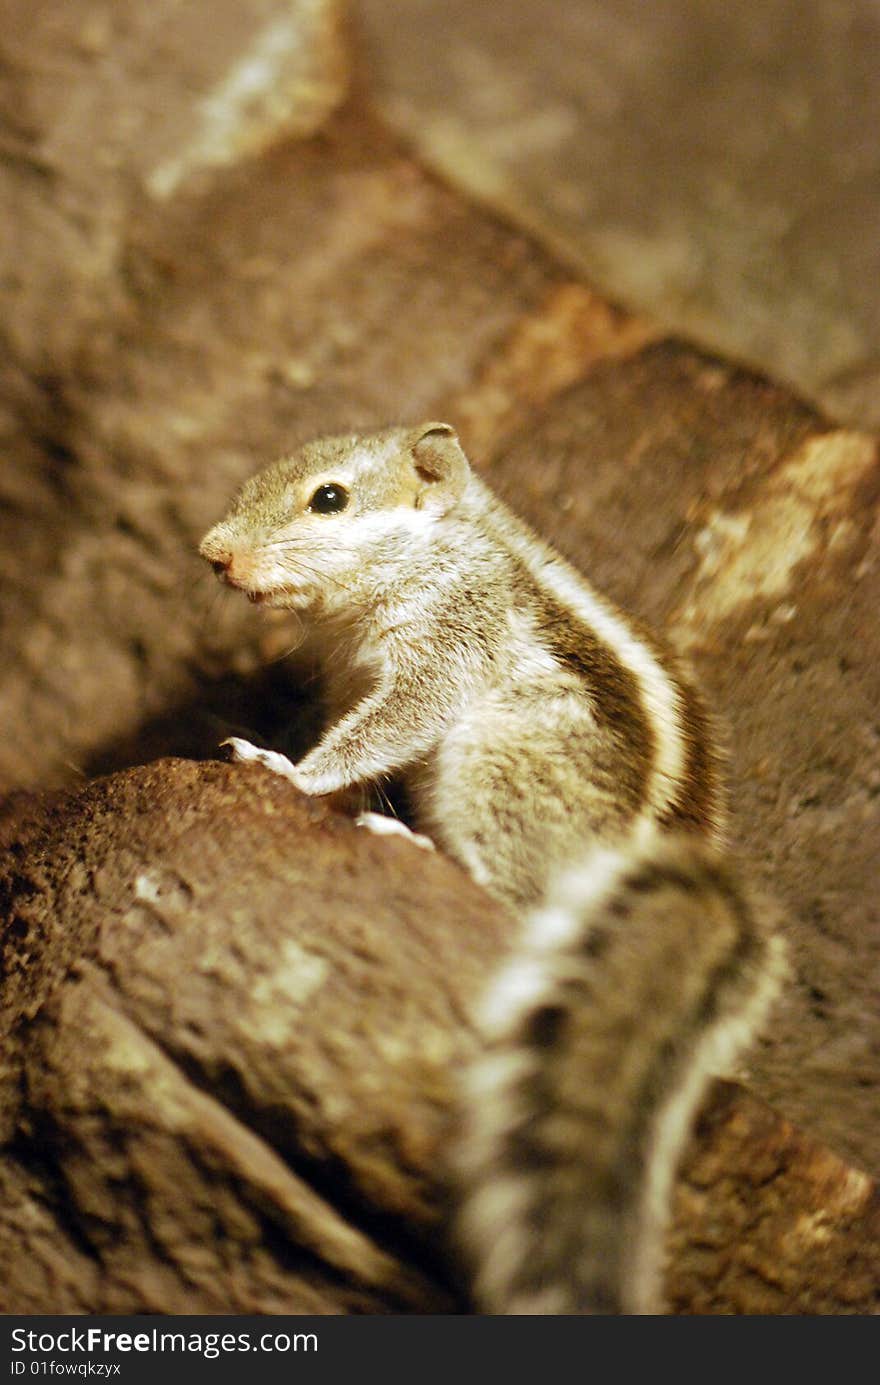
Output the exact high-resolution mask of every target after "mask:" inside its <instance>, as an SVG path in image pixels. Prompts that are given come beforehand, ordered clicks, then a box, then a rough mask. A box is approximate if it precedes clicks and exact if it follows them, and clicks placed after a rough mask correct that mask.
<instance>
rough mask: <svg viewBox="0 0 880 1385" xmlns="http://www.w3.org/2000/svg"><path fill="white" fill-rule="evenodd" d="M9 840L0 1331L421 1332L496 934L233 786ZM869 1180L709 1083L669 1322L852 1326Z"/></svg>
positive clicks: (462, 905) (99, 797)
mask: <svg viewBox="0 0 880 1385" xmlns="http://www.w3.org/2000/svg"><path fill="white" fill-rule="evenodd" d="M29 806H30V811H31V817H30V819H29V821H27V822H23V821H22V820H21V818H19V820H18V823H17V825H16V824H14V823H12V822H8V823H7V824H6V828H5V837H6V841H7V843H8V844H11V846H12V850H11V852H10V856H9V865H8V867H7V869H6V871H5V872H4V875H3V877H2V879H0V891H2V894H0V898H2V902H3V908H4V913H5V916H6V918H7V920H8V923H7V927H6V931H5V934H4V940H3V953H2V975H3V981H4V987H3V1006H2V1010H0V1026H2V1028H0V1033H2V1050H0V1051H2V1090H3V1102H2V1109H3V1113H4V1127H5V1129H4V1131H3V1134H4V1136H5V1141H6V1157H5V1158H4V1160H3V1161H2V1163H0V1262H2V1263H3V1264H4V1265H5V1266H6V1267H7V1268H6V1271H5V1274H4V1278H3V1283H2V1287H0V1309H2V1311H5V1312H28V1311H29V1312H40V1311H46V1310H47V1309H48V1308H50V1307H51V1309H52V1310H53V1311H56V1312H135V1311H151V1312H164V1313H181V1312H253V1311H260V1312H268V1313H272V1312H317V1313H340V1312H368V1313H369V1312H395V1311H396V1312H412V1311H420V1312H440V1313H442V1312H451V1311H462V1310H463V1309H464V1308H466V1307H467V1286H466V1282H464V1280H463V1279H462V1278H461V1276H460V1275H459V1274H458V1273H457V1271H456V1267H455V1261H454V1257H453V1256H452V1255H451V1254H450V1245H449V1236H448V1231H447V1225H446V1223H447V1213H448V1208H449V1206H450V1191H451V1190H450V1186H449V1181H448V1178H447V1176H446V1175H445V1173H444V1147H445V1142H446V1140H447V1139H448V1136H449V1133H450V1131H451V1130H452V1128H453V1127H454V1121H455V1101H456V1086H455V1075H456V1073H457V1072H458V1071H460V1068H461V1065H462V1064H463V1063H464V1062H465V1061H466V1059H467V1057H468V1056H469V1054H471V1053H472V1052H473V1051H474V1047H475V1039H474V1033H473V1029H472V1025H471V1021H470V1015H471V1013H472V1008H473V1005H474V1002H475V1000H476V999H477V998H478V996H479V995H480V993H481V990H482V986H483V983H484V979H485V976H486V974H487V972H488V971H489V970H490V969H491V968H492V966H493V965H495V964H496V963H497V961H498V959H499V958H500V957H501V956H502V955H503V953H504V951H505V949H506V947H508V946H509V941H510V935H511V931H512V929H514V928H515V924H514V921H513V920H512V919H510V918H509V917H507V916H506V915H505V914H504V912H503V911H502V910H501V909H500V908H499V907H498V906H497V905H495V904H493V903H492V902H491V901H490V900H489V899H488V898H487V897H486V896H485V895H484V894H483V893H482V891H480V890H479V889H478V888H477V887H476V886H475V885H474V884H473V883H472V882H471V881H470V880H469V879H468V878H467V876H465V875H464V874H463V873H462V872H461V871H459V870H458V869H457V868H456V867H454V866H453V865H452V864H451V863H450V862H448V861H446V860H444V859H443V858H442V857H441V856H439V855H426V854H425V853H424V852H423V851H421V850H420V849H419V848H418V847H416V846H413V845H412V844H410V843H408V842H405V841H401V840H395V839H391V840H389V839H386V838H375V837H373V836H372V835H370V834H369V833H366V832H363V831H361V830H359V829H358V828H357V827H355V826H354V824H353V823H352V822H351V821H350V820H349V819H347V818H345V817H344V816H342V815H340V814H338V813H336V812H334V811H333V810H332V809H330V808H329V807H328V806H326V805H325V804H322V803H318V802H315V801H314V800H308V799H304V798H302V797H301V796H300V795H298V794H296V793H294V792H293V791H292V790H291V789H290V787H289V786H288V785H286V784H284V783H283V782H282V781H281V780H277V779H275V778H273V777H272V776H270V775H268V774H267V773H265V772H264V771H262V770H261V769H259V768H258V767H256V766H230V765H224V764H219V763H210V764H202V765H197V764H194V763H192V762H187V761H160V762H157V763H155V764H153V765H150V766H146V767H144V768H141V769H134V770H129V771H126V772H123V773H121V774H117V775H114V776H111V777H109V778H106V779H100V780H96V781H94V782H93V783H92V784H91V785H90V786H88V787H87V788H85V789H82V790H80V791H79V792H77V793H73V794H70V795H67V796H65V797H63V798H59V797H56V798H54V799H52V800H50V801H49V802H48V803H44V804H43V805H42V806H41V805H40V804H31V805H29ZM878 1229H880V1228H878V1205H877V1196H876V1192H875V1190H874V1189H873V1185H872V1184H871V1181H870V1180H869V1179H868V1178H867V1177H866V1176H865V1175H863V1174H860V1173H857V1172H855V1171H854V1170H852V1169H849V1168H848V1167H847V1166H846V1165H845V1164H844V1163H843V1162H842V1161H841V1160H840V1159H838V1158H837V1157H836V1156H834V1155H832V1154H830V1153H829V1152H828V1151H825V1150H822V1149H820V1148H818V1147H817V1146H815V1145H814V1144H812V1143H811V1142H810V1141H808V1140H805V1139H804V1138H803V1137H801V1136H798V1135H796V1134H795V1133H794V1132H793V1130H792V1129H791V1127H790V1126H788V1125H787V1124H786V1123H785V1122H783V1121H781V1120H780V1119H779V1118H778V1117H777V1116H775V1115H773V1113H772V1112H770V1111H769V1110H768V1109H767V1108H765V1107H763V1106H761V1105H759V1103H757V1102H756V1101H755V1100H754V1099H753V1098H749V1097H747V1096H746V1095H745V1094H744V1093H742V1092H740V1091H738V1090H737V1089H736V1088H733V1087H729V1086H723V1085H720V1084H719V1086H718V1088H717V1090H716V1092H715V1093H714V1101H713V1103H711V1104H710V1106H709V1107H708V1110H707V1113H706V1116H705V1118H704V1122H703V1126H702V1128H701V1130H700V1132H699V1138H698V1140H697V1142H696V1143H695V1148H694V1151H693V1152H692V1155H691V1158H690V1161H689V1165H688V1168H687V1170H686V1175H685V1177H684V1179H683V1181H682V1183H681V1186H680V1190H679V1198H678V1221H677V1226H676V1229H675V1232H674V1235H673V1238H672V1243H671V1255H670V1260H671V1267H672V1273H671V1286H670V1296H671V1301H672V1303H673V1305H674V1306H675V1307H677V1308H678V1310H679V1311H693V1312H703V1311H712V1312H771V1311H772V1312H817V1311H822V1312H866V1311H872V1310H873V1308H874V1307H875V1306H876V1302H875V1295H876V1289H877V1283H876V1270H877V1250H876V1237H877V1231H878Z"/></svg>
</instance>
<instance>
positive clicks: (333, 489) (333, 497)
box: [309, 481, 348, 515]
mask: <svg viewBox="0 0 880 1385" xmlns="http://www.w3.org/2000/svg"><path fill="white" fill-rule="evenodd" d="M347 504H348V491H347V490H346V489H345V487H344V486H337V485H335V484H334V483H333V482H332V481H331V482H328V484H327V485H326V486H319V487H318V489H317V490H316V491H315V494H314V495H313V496H312V498H311V500H310V501H309V509H310V510H314V512H315V514H317V515H338V514H339V511H340V510H344V509H345V507H346V505H347Z"/></svg>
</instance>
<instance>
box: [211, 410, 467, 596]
mask: <svg viewBox="0 0 880 1385" xmlns="http://www.w3.org/2000/svg"><path fill="white" fill-rule="evenodd" d="M469 477H470V466H469V464H468V460H467V458H466V457H465V454H464V452H463V450H462V447H461V444H460V442H459V440H458V437H457V435H456V432H455V429H454V428H453V427H452V426H451V425H450V424H448V423H434V422H432V423H424V424H421V425H420V426H418V427H414V428H391V429H387V430H385V431H384V432H380V433H373V434H370V435H367V436H358V435H344V436H340V437H329V438H319V439H317V440H316V441H314V442H310V443H307V444H306V445H305V446H304V447H303V448H301V449H300V451H298V452H296V453H293V454H291V455H290V456H288V457H282V458H281V459H280V460H279V461H277V462H273V463H272V464H271V466H268V467H266V468H265V469H264V470H263V471H260V472H258V473H257V474H256V476H252V477H251V478H250V480H248V481H246V482H245V484H244V485H243V486H242V488H241V490H240V491H239V492H238V495H237V496H236V497H235V499H234V500H233V502H232V505H231V506H230V509H229V513H228V514H227V515H226V516H225V518H224V519H222V520H221V521H220V523H219V524H216V525H215V526H214V528H213V529H211V530H209V532H208V533H207V534H206V535H205V537H204V538H203V539H202V541H201V543H200V545H199V552H200V554H201V555H202V557H203V558H205V559H206V560H207V561H208V562H209V563H211V565H212V566H213V568H214V570H215V571H216V572H217V574H218V576H220V577H221V579H222V580H224V581H226V582H227V583H228V584H229V585H230V586H233V587H238V588H239V589H240V590H242V591H244V592H245V594H246V595H247V596H249V597H250V599H251V600H252V601H257V602H260V603H263V604H266V605H272V606H284V607H306V606H310V605H315V604H320V605H325V606H326V605H330V606H338V605H341V604H344V597H343V596H342V595H341V593H344V592H348V593H349V594H350V595H355V594H359V593H362V592H364V591H367V590H369V589H370V588H371V587H372V589H374V590H375V588H376V578H377V573H378V572H380V571H381V572H382V573H383V577H384V579H385V581H386V582H391V581H393V578H394V567H395V565H397V566H399V565H400V564H401V563H405V562H406V560H407V558H408V557H410V556H412V553H413V548H414V545H416V546H417V544H418V537H419V535H427V534H428V532H429V531H430V529H431V527H432V526H433V525H434V524H435V523H436V522H437V521H438V520H440V519H442V518H443V516H445V515H447V514H448V513H449V512H450V511H451V510H453V509H454V507H455V506H456V505H457V504H458V502H459V501H460V500H461V498H462V496H463V495H464V492H465V490H466V488H467V484H468V480H469Z"/></svg>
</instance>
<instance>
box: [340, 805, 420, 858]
mask: <svg viewBox="0 0 880 1385" xmlns="http://www.w3.org/2000/svg"><path fill="white" fill-rule="evenodd" d="M355 823H356V824H357V826H358V827H366V829H367V831H368V832H374V833H375V834H376V836H377V837H406V838H408V840H409V841H411V842H412V844H413V846H420V847H421V848H422V850H423V851H433V850H434V843H433V842H432V841H431V838H430V837H423V836H422V834H421V833H420V832H411V831H410V829H409V828H408V827H407V826H406V824H405V823H403V822H401V821H400V820H399V819H398V818H389V817H386V815H385V814H384V813H361V814H360V816H359V817H357V818H355Z"/></svg>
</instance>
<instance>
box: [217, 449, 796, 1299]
mask: <svg viewBox="0 0 880 1385" xmlns="http://www.w3.org/2000/svg"><path fill="white" fill-rule="evenodd" d="M199 551H200V553H201V555H202V556H203V557H204V558H205V559H207V561H208V562H209V563H211V564H212V566H213V567H214V569H215V571H216V572H217V574H218V575H219V577H220V578H221V579H222V580H223V581H224V582H225V583H227V584H228V585H230V586H232V587H234V588H237V589H238V590H240V591H242V592H243V593H244V594H245V595H246V596H248V597H249V599H250V600H251V601H253V602H256V603H259V604H262V605H265V606H270V607H281V608H284V609H288V610H291V611H294V612H301V613H302V614H303V615H304V616H305V617H306V618H307V619H308V620H309V622H310V624H311V625H312V626H313V627H314V629H315V630H316V631H318V632H320V639H321V641H322V646H321V647H322V648H323V649H324V650H325V651H326V659H325V661H324V662H325V672H326V675H327V678H328V680H329V683H330V690H331V696H332V697H333V698H335V702H336V704H337V706H338V705H340V704H344V699H345V696H346V690H347V689H348V690H349V691H348V696H349V699H350V703H349V705H348V706H347V707H345V708H344V710H341V711H339V713H338V714H337V715H336V716H335V719H334V720H333V721H332V724H331V725H330V726H329V728H328V729H327V730H326V732H325V733H324V735H323V736H322V737H321V739H320V740H319V742H318V744H317V745H315V746H314V747H313V748H312V749H311V750H309V751H308V753H307V754H306V755H305V756H304V757H303V758H302V759H300V760H299V762H298V763H297V764H292V763H291V762H290V761H289V760H287V759H286V758H285V757H284V756H282V755H280V754H278V753H277V752H275V751H271V750H262V749H258V748H257V747H255V746H252V745H251V744H250V743H249V742H247V741H244V740H241V739H235V738H234V739H233V740H232V741H231V742H230V744H231V746H232V751H233V754H234V757H235V758H237V759H241V760H254V759H255V760H258V761H260V762H261V763H263V764H265V765H266V766H267V767H268V768H270V769H272V770H274V771H275V772H277V773H281V774H283V775H284V776H285V777H286V778H288V779H289V780H290V781H291V782H292V783H293V784H295V785H296V786H297V787H298V788H299V789H300V790H302V791H303V792H304V793H307V794H330V793H334V792H337V791H340V790H344V789H347V788H351V787H352V786H365V785H375V784H379V783H381V781H382V780H383V779H386V778H387V777H389V776H392V775H394V776H397V777H399V779H400V780H401V781H402V783H403V785H404V788H405V791H406V794H407V799H408V802H409V803H410V804H411V807H412V812H413V817H414V825H415V827H416V828H418V831H419V833H420V834H427V839H428V844H430V843H436V844H437V845H438V846H439V847H440V848H441V849H442V850H444V851H445V852H447V853H448V854H449V855H450V856H451V857H453V858H454V859H455V860H457V861H458V862H459V863H460V864H461V865H463V866H464V867H465V869H466V870H468V871H469V872H470V874H471V875H472V876H473V878H474V879H475V880H476V881H477V882H478V883H480V884H481V885H483V886H484V887H485V888H486V890H488V891H489V892H490V893H491V894H492V895H494V896H496V897H497V898H498V899H500V900H502V901H503V902H504V903H505V904H507V905H509V906H511V907H512V909H513V910H514V911H515V912H516V913H517V914H518V915H520V916H521V918H522V920H523V924H522V927H523V937H522V941H521V943H520V945H519V947H518V948H517V949H516V950H515V951H514V955H513V958H512V960H510V961H509V962H508V963H507V964H505V965H504V966H503V967H502V968H501V970H500V971H499V974H498V975H497V976H496V977H495V978H494V979H493V980H492V981H491V983H490V985H489V986H488V988H487V995H486V997H485V1001H484V1007H483V1010H484V1013H483V1015H482V1018H481V1026H482V1031H483V1035H484V1039H485V1049H484V1051H483V1053H482V1055H481V1056H480V1057H479V1058H478V1059H476V1060H475V1061H474V1063H473V1064H472V1067H471V1069H470V1071H469V1073H468V1074H467V1080H466V1082H465V1083H464V1086H463V1091H462V1101H461V1105H462V1116H461V1122H460V1126H461V1128H460V1131H459V1134H458V1138H457V1140H456V1142H455V1149H454V1153H453V1162H454V1179H455V1181H456V1183H457V1185H458V1193H459V1196H458V1203H459V1210H458V1213H457V1218H456V1223H457V1241H458V1244H459V1246H460V1247H461V1249H462V1253H463V1255H464V1256H465V1258H466V1259H467V1261H468V1262H469V1264H470V1266H471V1267H472V1277H473V1284H474V1294H475V1299H476V1302H477V1304H478V1306H479V1308H480V1310H481V1311H484V1312H488V1313H516V1314H532V1313H534V1314H539V1313H540V1314H569V1313H572V1314H574V1313H654V1312H660V1311H662V1295H661V1293H660V1288H659V1285H660V1279H661V1271H662V1258H663V1257H662V1241H663V1232H664V1229H665V1225H666V1221H667V1218H668V1209H669V1202H670V1193H671V1184H672V1179H673V1175H674V1172H675V1169H676V1165H677V1161H678V1158H679V1155H680V1153H681V1150H682V1148H683V1145H684V1142H685V1140H686V1138H687V1135H688V1133H689V1129H690V1122H691V1118H692V1116H693V1114H694V1112H695V1109H696V1106H697V1103H698V1101H699V1099H700V1097H701V1095H702V1094H703V1092H704V1090H705V1087H706V1085H707V1083H708V1080H709V1078H710V1076H712V1075H714V1074H715V1072H717V1071H718V1070H719V1069H721V1068H723V1067H725V1066H727V1065H729V1064H730V1063H731V1061H732V1060H733V1059H734V1058H735V1057H736V1056H737V1055H738V1054H739V1053H740V1052H741V1050H742V1049H743V1047H744V1046H745V1045H746V1044H747V1042H748V1041H749V1040H750V1039H751V1038H752V1037H753V1036H754V1034H755V1032H756V1030H757V1028H758V1026H759V1025H760V1023H761V1021H762V1019H763V1018H764V1015H765V1013H766V1011H767V1008H768V1006H769V1003H770V1002H771V1000H772V999H773V997H774V995H775V993H776V991H777V989H778V985H779V981H780V977H781V975H782V972H783V962H782V951H781V943H780V941H779V939H778V937H777V935H776V934H775V932H774V930H773V929H771V928H770V927H769V925H768V923H767V921H766V919H765V917H764V914H763V911H762V910H761V908H760V907H756V905H755V904H754V902H753V901H752V900H751V898H750V897H749V895H748V894H747V893H746V892H745V890H744V889H743V888H742V886H741V885H740V884H738V883H737V880H736V878H735V874H734V872H733V871H732V869H731V867H730V864H729V862H728V859H727V851H726V847H725V834H724V829H725V804H724V786H723V774H722V767H721V759H720V756H719V754H718V752H717V751H716V750H715V748H714V745H713V737H712V732H711V727H710V720H709V716H708V714H707V711H706V709H705V707H704V704H703V702H702V701H701V698H700V696H699V694H698V693H697V691H696V690H695V688H694V686H693V685H692V683H691V681H690V679H689V677H688V676H687V675H686V673H685V672H684V671H683V670H682V668H680V667H679V665H678V663H677V661H676V660H675V659H674V658H673V657H672V656H671V655H669V654H668V653H665V652H664V651H663V650H662V649H661V647H660V645H659V644H658V642H657V641H656V640H655V639H654V638H653V636H651V635H649V634H648V633H647V632H646V631H644V630H642V629H641V628H640V627H639V626H638V625H637V624H636V622H634V621H633V620H631V619H629V618H628V617H626V616H624V615H623V614H622V613H621V612H620V611H618V610H617V609H616V608H615V607H614V606H613V605H612V604H611V603H610V602H609V601H608V600H606V599H605V598H604V597H602V596H600V595H599V594H598V593H597V592H596V591H595V590H594V589H593V588H592V587H591V586H590V585H589V584H588V582H587V581H586V580H585V579H584V578H583V577H582V576H581V575H580V574H579V573H578V572H577V571H576V570H575V569H574V568H573V567H572V566H571V565H570V564H569V563H568V562H566V561H565V560H564V559H563V558H562V557H561V556H560V555H559V554H558V553H557V552H555V550H554V549H553V548H552V547H551V546H550V545H549V544H547V543H545V542H544V541H543V540H541V539H540V538H539V537H538V536H537V535H536V534H534V533H533V532H532V531H531V530H530V529H529V528H528V527H527V526H526V525H525V524H524V523H523V522H522V521H521V520H520V519H518V518H517V517H516V516H515V515H514V514H513V512H512V511H511V510H510V509H509V508H508V507H507V506H506V505H505V504H503V503H502V502H501V501H500V500H499V499H498V498H497V497H496V496H495V495H494V494H493V493H492V491H491V490H490V489H489V488H488V486H487V485H485V484H484V483H483V482H482V481H481V480H480V478H479V477H478V476H477V475H475V473H474V471H473V470H472V468H471V466H470V464H469V462H468V459H467V457H466V456H465V453H464V451H463V449H462V447H461V444H460V442H459V440H458V437H457V435H456V432H455V429H454V428H453V427H452V426H451V425H450V424H448V423H439V422H428V423H424V424H422V425H421V426H418V427H398V428H391V429H387V430H385V431H382V432H378V433H375V434H371V435H368V436H362V435H356V434H353V435H346V436H339V437H329V438H322V439H318V440H317V441H314V442H311V443H309V444H307V445H306V446H304V447H303V448H302V449H301V450H300V451H298V452H296V453H295V454H293V455H291V456H287V457H284V458H282V459H281V460H279V461H276V462H275V463H274V464H272V465H270V466H268V467H266V468H265V469H264V470H262V471H260V472H259V473H258V474H257V475H255V476H253V477H252V478H251V479H249V480H248V481H247V482H246V483H245V484H244V486H243V487H242V489H241V490H240V492H239V494H238V495H237V497H236V498H235V499H234V500H233V502H232V505H231V508H230V510H229V512H228V514H227V515H226V517H225V518H224V519H223V520H222V521H221V522H220V523H219V524H217V525H215V526H214V527H213V528H212V529H211V530H210V531H209V532H208V534H207V535H206V536H205V537H204V539H203V540H202V542H201V544H200V548H199ZM352 687H354V688H355V689H356V692H355V693H354V695H353V701H351V698H352V693H351V691H350V689H351V688H352ZM376 818H377V815H376V814H367V815H366V817H365V819H364V821H365V824H366V825H367V826H371V827H373V828H374V829H376V828H377V827H380V826H382V825H383V820H382V819H381V818H379V819H378V821H376ZM403 830H404V831H406V829H405V828H404V829H403ZM418 840H419V841H420V842H422V843H424V842H425V837H424V836H420V837H419V838H418Z"/></svg>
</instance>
